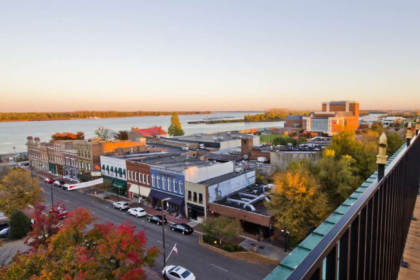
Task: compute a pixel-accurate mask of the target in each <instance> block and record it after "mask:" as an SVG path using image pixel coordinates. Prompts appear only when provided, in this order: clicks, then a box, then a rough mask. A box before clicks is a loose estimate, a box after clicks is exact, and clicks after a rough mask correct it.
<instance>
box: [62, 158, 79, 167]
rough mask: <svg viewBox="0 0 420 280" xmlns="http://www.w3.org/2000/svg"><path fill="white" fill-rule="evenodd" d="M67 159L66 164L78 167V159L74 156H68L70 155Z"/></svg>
mask: <svg viewBox="0 0 420 280" xmlns="http://www.w3.org/2000/svg"><path fill="white" fill-rule="evenodd" d="M65 160H66V161H65V162H66V165H68V166H72V167H77V161H76V160H75V159H74V158H68V157H66V158H65Z"/></svg>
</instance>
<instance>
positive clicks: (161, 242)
mask: <svg viewBox="0 0 420 280" xmlns="http://www.w3.org/2000/svg"><path fill="white" fill-rule="evenodd" d="M157 242H159V243H160V244H163V242H162V241H160V240H157ZM165 246H169V244H165Z"/></svg>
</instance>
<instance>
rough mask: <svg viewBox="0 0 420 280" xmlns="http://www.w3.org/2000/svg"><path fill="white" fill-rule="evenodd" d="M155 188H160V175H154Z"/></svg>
mask: <svg viewBox="0 0 420 280" xmlns="http://www.w3.org/2000/svg"><path fill="white" fill-rule="evenodd" d="M156 183H157V188H158V189H160V176H157V177H156Z"/></svg>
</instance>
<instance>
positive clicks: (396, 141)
mask: <svg viewBox="0 0 420 280" xmlns="http://www.w3.org/2000/svg"><path fill="white" fill-rule="evenodd" d="M385 134H386V138H387V139H388V147H387V154H388V156H392V155H393V154H394V153H395V152H396V151H397V150H398V149H399V148H400V147H401V146H402V145H403V144H404V139H403V138H402V137H401V135H400V134H399V133H398V132H392V131H390V130H387V131H385Z"/></svg>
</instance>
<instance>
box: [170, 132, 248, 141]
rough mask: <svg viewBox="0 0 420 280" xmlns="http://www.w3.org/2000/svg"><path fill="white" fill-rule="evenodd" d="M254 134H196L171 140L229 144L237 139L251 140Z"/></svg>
mask: <svg viewBox="0 0 420 280" xmlns="http://www.w3.org/2000/svg"><path fill="white" fill-rule="evenodd" d="M254 137H255V136H254V135H252V134H242V133H214V134H195V135H189V136H180V137H175V138H171V139H175V140H180V141H189V142H216V143H221V142H227V141H232V140H237V139H241V138H244V139H249V138H254Z"/></svg>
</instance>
